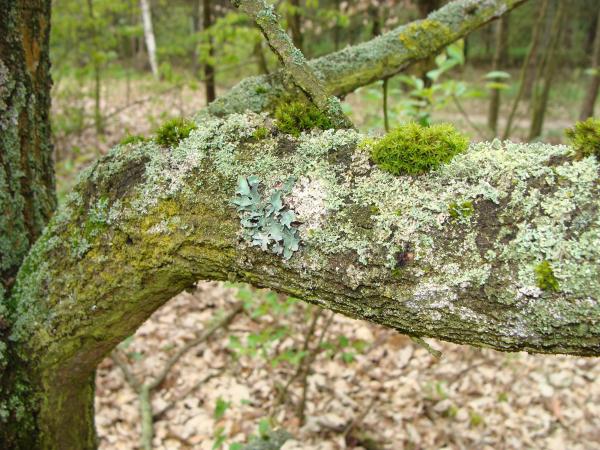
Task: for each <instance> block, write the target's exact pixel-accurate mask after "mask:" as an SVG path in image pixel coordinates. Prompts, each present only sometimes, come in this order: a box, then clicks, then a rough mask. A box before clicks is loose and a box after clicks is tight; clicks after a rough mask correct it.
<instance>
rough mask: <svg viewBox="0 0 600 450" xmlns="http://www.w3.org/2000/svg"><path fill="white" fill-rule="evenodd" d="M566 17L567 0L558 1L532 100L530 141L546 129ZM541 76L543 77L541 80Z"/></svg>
mask: <svg viewBox="0 0 600 450" xmlns="http://www.w3.org/2000/svg"><path fill="white" fill-rule="evenodd" d="M564 16H565V0H558V4H557V8H556V12H555V13H554V20H553V21H552V27H551V28H550V43H549V44H548V47H547V48H546V50H545V52H544V55H543V58H542V62H541V65H540V68H539V74H538V75H537V76H536V79H537V80H538V81H537V82H536V86H535V88H534V96H533V99H532V102H533V105H532V106H533V108H532V115H531V124H530V126H529V137H528V139H529V140H530V141H532V140H534V139H536V138H538V137H539V136H540V135H541V134H542V129H543V127H544V118H545V116H546V109H547V107H548V99H549V98H550V88H551V86H552V82H553V81H554V75H555V74H556V70H557V68H558V63H559V59H560V56H559V54H558V46H559V42H560V38H561V36H562V33H563V29H564V23H565V20H564ZM540 76H541V77H543V78H542V79H541V80H540Z"/></svg>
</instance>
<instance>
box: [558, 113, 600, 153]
mask: <svg viewBox="0 0 600 450" xmlns="http://www.w3.org/2000/svg"><path fill="white" fill-rule="evenodd" d="M565 134H566V135H567V139H568V140H569V143H570V144H571V145H572V146H573V147H574V148H575V155H576V157H577V159H582V158H587V157H588V156H592V155H594V156H595V157H596V158H597V159H598V160H600V119H595V118H593V117H590V118H589V119H586V120H584V121H581V122H577V123H576V124H575V126H574V127H573V128H567V129H566V130H565Z"/></svg>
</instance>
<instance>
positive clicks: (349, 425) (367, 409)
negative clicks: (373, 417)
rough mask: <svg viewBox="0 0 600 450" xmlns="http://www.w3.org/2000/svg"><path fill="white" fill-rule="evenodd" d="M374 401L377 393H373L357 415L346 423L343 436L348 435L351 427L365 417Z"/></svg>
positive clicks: (358, 423)
mask: <svg viewBox="0 0 600 450" xmlns="http://www.w3.org/2000/svg"><path fill="white" fill-rule="evenodd" d="M376 401H377V395H373V396H372V397H371V401H370V402H369V404H368V405H367V407H366V408H365V409H364V410H363V411H362V412H361V413H360V414H359V415H358V416H356V417H355V418H354V419H352V422H350V423H349V424H348V426H347V427H346V429H345V430H344V433H343V436H344V437H345V436H348V434H350V432H351V431H352V429H353V428H355V427H356V426H358V425H360V423H361V422H362V421H363V420H365V417H367V414H369V411H371V409H372V408H373V405H374V404H375V402H376Z"/></svg>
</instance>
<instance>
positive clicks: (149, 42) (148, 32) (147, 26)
mask: <svg viewBox="0 0 600 450" xmlns="http://www.w3.org/2000/svg"><path fill="white" fill-rule="evenodd" d="M140 9H141V11H142V24H143V25H144V38H145V40H146V49H147V50H148V61H149V62H150V69H151V70H152V75H154V78H156V79H157V80H158V79H159V78H160V73H159V71H158V59H157V57H156V40H155V38H154V28H153V26H152V11H151V10H150V2H149V0H140Z"/></svg>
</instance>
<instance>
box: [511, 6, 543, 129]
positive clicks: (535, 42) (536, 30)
mask: <svg viewBox="0 0 600 450" xmlns="http://www.w3.org/2000/svg"><path fill="white" fill-rule="evenodd" d="M548 3H549V0H542V4H541V7H540V10H539V11H538V18H537V20H536V22H535V25H534V27H533V31H532V34H531V44H530V46H529V50H528V51H527V56H526V57H525V60H524V61H523V65H522V66H521V71H520V73H519V89H518V90H517V95H516V96H515V99H514V100H513V104H512V107H511V110H510V113H509V114H508V119H506V126H505V128H504V134H503V135H502V139H508V138H509V137H510V134H511V132H512V126H513V121H514V119H515V117H516V115H517V109H518V107H519V103H520V102H521V99H522V98H523V96H524V95H525V91H526V89H527V88H526V84H527V80H528V79H530V78H531V77H529V78H528V75H527V74H528V73H530V72H531V70H533V69H534V68H530V65H531V64H532V61H533V60H534V58H535V56H536V55H537V49H538V46H539V44H540V39H541V37H540V34H541V31H542V29H543V28H544V27H543V24H544V21H545V19H546V11H547V10H548ZM530 69H531V70H530Z"/></svg>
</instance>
